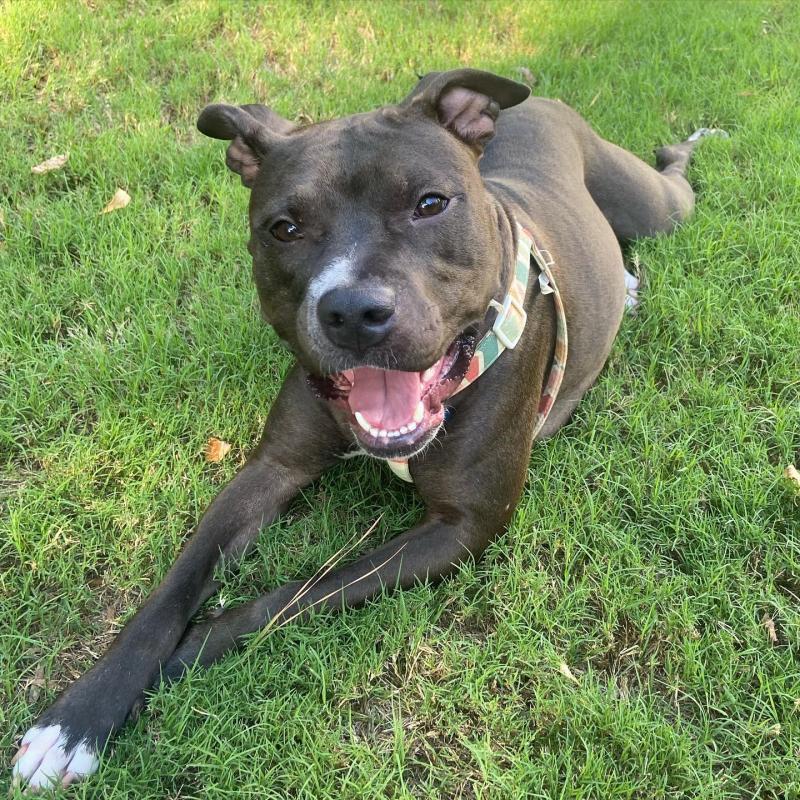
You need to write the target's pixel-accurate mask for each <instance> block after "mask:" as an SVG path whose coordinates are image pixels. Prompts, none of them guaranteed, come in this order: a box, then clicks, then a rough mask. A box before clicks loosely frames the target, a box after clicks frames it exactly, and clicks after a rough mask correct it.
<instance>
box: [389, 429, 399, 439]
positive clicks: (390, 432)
mask: <svg viewBox="0 0 800 800" xmlns="http://www.w3.org/2000/svg"><path fill="white" fill-rule="evenodd" d="M399 435H400V431H389V438H390V439H394V438H395V437H397V436H399Z"/></svg>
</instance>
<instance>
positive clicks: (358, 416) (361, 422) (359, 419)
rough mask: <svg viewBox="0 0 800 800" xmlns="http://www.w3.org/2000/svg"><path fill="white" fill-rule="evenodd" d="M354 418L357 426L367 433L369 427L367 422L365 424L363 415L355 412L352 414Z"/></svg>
mask: <svg viewBox="0 0 800 800" xmlns="http://www.w3.org/2000/svg"><path fill="white" fill-rule="evenodd" d="M354 416H355V418H356V422H357V423H358V424H359V425H360V426H361V427H362V428H363V429H364V430H365V431H366V432H367V433H369V428H370V425H369V422H367V421H366V420H365V419H364V415H363V414H362V413H361V412H360V411H356V413H355V414H354Z"/></svg>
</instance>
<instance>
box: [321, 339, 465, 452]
mask: <svg viewBox="0 0 800 800" xmlns="http://www.w3.org/2000/svg"><path fill="white" fill-rule="evenodd" d="M475 344H476V338H475V336H474V335H472V334H470V333H464V334H461V335H460V336H458V337H457V338H456V339H455V341H453V343H452V344H451V345H450V347H448V348H447V351H446V352H445V354H444V355H443V356H442V357H441V358H440V359H439V360H438V361H436V362H435V363H434V364H432V365H431V366H430V367H428V369H426V370H424V371H422V372H403V371H401V370H393V369H379V368H378V367H354V368H353V369H347V370H344V371H343V372H336V373H334V374H332V375H328V376H325V377H322V378H321V377H317V376H311V377H309V383H310V385H311V386H312V388H313V389H314V390H315V392H316V393H317V394H318V395H319V396H320V397H322V398H324V399H325V400H327V401H328V402H329V403H331V405H332V406H333V407H334V408H335V409H336V410H337V411H338V412H339V414H341V415H343V416H344V419H345V421H346V422H347V423H348V424H349V425H350V428H351V429H352V431H353V433H354V435H355V437H356V439H357V441H358V443H359V445H361V447H362V448H363V449H364V450H366V451H367V452H368V453H371V454H372V455H375V456H378V457H380V458H402V457H406V456H410V455H412V454H413V453H416V452H418V451H419V450H421V449H422V448H423V447H424V446H425V445H426V444H428V443H429V442H430V441H431V439H433V437H434V436H435V435H436V432H437V430H438V429H439V426H440V425H441V424H442V422H443V421H444V402H445V400H447V398H448V397H450V395H451V394H453V392H455V390H456V389H457V388H458V386H459V385H460V383H461V381H462V379H463V378H464V375H465V374H466V372H467V369H468V367H469V363H470V360H471V358H472V356H473V354H474V352H475Z"/></svg>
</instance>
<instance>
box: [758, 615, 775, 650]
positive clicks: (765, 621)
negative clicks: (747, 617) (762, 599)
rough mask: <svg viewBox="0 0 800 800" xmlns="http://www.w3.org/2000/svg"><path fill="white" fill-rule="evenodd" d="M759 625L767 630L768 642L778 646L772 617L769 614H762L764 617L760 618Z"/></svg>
mask: <svg viewBox="0 0 800 800" xmlns="http://www.w3.org/2000/svg"><path fill="white" fill-rule="evenodd" d="M761 624H762V625H763V626H764V627H765V628H766V629H767V635H768V636H769V640H770V642H772V644H778V633H777V631H776V630H775V623H774V622H773V621H772V617H771V616H770V615H769V614H764V616H763V617H761Z"/></svg>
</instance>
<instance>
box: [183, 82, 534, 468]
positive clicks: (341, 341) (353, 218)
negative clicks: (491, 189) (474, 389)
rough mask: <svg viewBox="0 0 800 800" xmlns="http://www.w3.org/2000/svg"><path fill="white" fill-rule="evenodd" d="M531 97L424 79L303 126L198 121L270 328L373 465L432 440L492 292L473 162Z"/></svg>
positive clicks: (488, 231)
mask: <svg viewBox="0 0 800 800" xmlns="http://www.w3.org/2000/svg"><path fill="white" fill-rule="evenodd" d="M528 94H529V90H528V88H527V87H526V86H523V85H521V84H518V83H515V82H513V81H509V80H506V79H505V78H500V77H498V76H496V75H492V74H490V73H487V72H480V71H478V70H471V69H461V70H455V71H452V72H445V73H431V74H430V75H427V76H425V77H424V78H423V79H422V80H421V81H420V83H419V84H418V85H417V86H416V88H415V89H414V90H413V91H412V92H411V94H410V95H409V96H408V97H407V98H406V99H405V100H404V101H403V102H401V103H400V104H398V105H396V106H388V107H385V108H380V109H378V110H377V111H373V112H370V113H367V114H357V115H355V116H351V117H345V118H342V119H337V120H332V121H330V122H323V123H319V124H315V125H309V126H304V127H295V126H293V125H292V124H291V123H290V122H288V121H287V120H285V119H283V118H282V117H280V116H278V115H277V114H275V113H274V112H273V111H271V110H269V109H267V108H266V107H265V106H261V105H244V106H227V105H212V106H208V107H207V108H205V109H204V110H203V112H202V113H201V114H200V118H199V119H198V123H197V125H198V128H199V129H200V130H201V131H202V132H203V133H205V134H206V135H208V136H212V137H214V138H217V139H227V140H231V144H230V145H229V146H228V151H227V164H228V166H229V167H230V168H231V169H232V170H233V171H234V172H237V173H238V174H239V175H240V176H241V179H242V183H244V185H245V186H248V187H249V188H250V189H251V197H250V231H251V236H250V242H249V249H250V252H251V254H252V256H253V274H254V277H255V283H256V286H257V289H258V293H259V298H260V301H261V307H262V310H263V313H264V316H265V318H266V320H267V321H268V322H269V323H270V324H271V325H272V326H273V327H274V328H275V330H276V331H277V333H278V335H279V336H280V337H281V338H282V339H283V340H285V341H286V342H287V343H288V345H289V346H290V347H291V349H292V350H293V351H294V353H295V354H296V356H297V358H298V359H299V361H300V363H301V364H302V365H303V366H304V367H305V368H306V370H307V371H308V372H309V374H310V376H311V378H310V381H311V383H312V385H313V386H314V387H315V389H316V391H317V392H318V394H319V395H320V396H322V397H324V398H325V399H326V400H328V401H329V402H330V403H331V404H332V405H333V407H334V408H335V409H336V411H337V413H338V414H339V415H340V417H341V418H342V419H343V420H344V421H345V422H347V423H348V424H349V425H350V426H351V428H352V430H353V433H354V435H355V437H356V439H357V441H358V443H359V444H360V445H361V446H362V447H363V449H364V450H366V451H367V452H369V453H371V454H373V455H377V456H380V457H400V456H408V455H410V454H412V453H415V452H418V451H419V450H421V449H422V448H423V447H424V446H425V445H426V444H427V443H428V442H429V441H431V439H432V438H433V436H435V434H436V431H437V429H438V427H439V425H440V424H441V422H442V419H443V414H444V410H443V402H444V400H445V399H446V398H447V397H448V396H449V395H450V394H451V393H452V392H453V391H454V390H455V388H456V387H457V386H458V384H459V383H460V381H461V378H462V376H463V374H464V371H465V370H466V367H467V365H468V363H469V360H470V358H471V356H472V349H473V347H474V339H475V331H476V330H477V325H478V324H479V323H480V322H481V321H482V320H483V318H484V316H485V314H486V309H487V305H488V303H489V301H490V300H491V299H492V297H494V296H495V295H496V294H498V292H500V291H501V288H502V287H501V272H502V264H501V263H500V261H501V259H500V256H499V253H500V242H499V234H498V220H497V212H496V208H495V206H494V204H493V203H492V202H491V201H490V199H489V197H488V195H487V193H486V189H485V187H484V184H483V181H482V179H481V176H480V174H479V172H478V160H479V158H480V156H481V154H482V152H483V148H484V146H485V145H486V143H487V142H488V141H489V140H490V139H491V138H492V136H493V135H494V132H495V124H496V121H497V117H498V114H499V113H500V110H501V109H503V108H508V107H509V106H513V105H516V104H517V103H520V102H522V101H523V100H524V99H525V98H526V97H527V96H528Z"/></svg>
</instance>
